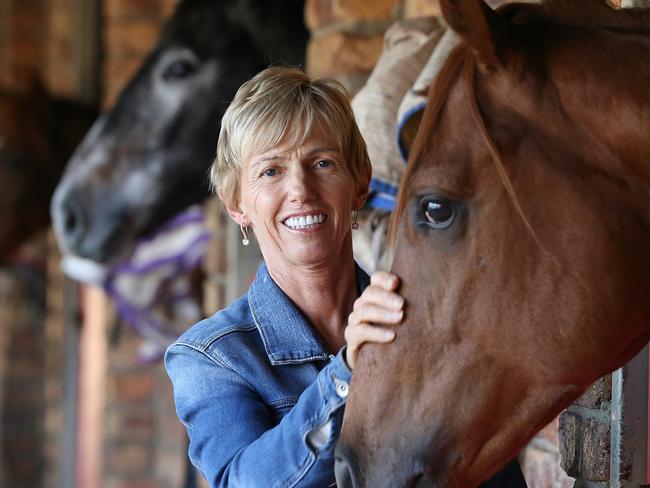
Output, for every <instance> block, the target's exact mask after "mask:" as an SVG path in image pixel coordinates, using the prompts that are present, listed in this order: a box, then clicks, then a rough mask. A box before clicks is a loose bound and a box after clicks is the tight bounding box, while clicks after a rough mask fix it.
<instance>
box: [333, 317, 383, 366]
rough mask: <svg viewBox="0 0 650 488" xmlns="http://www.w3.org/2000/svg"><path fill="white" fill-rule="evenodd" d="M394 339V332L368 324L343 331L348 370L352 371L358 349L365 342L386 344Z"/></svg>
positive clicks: (357, 325)
mask: <svg viewBox="0 0 650 488" xmlns="http://www.w3.org/2000/svg"><path fill="white" fill-rule="evenodd" d="M394 338H395V331H393V330H391V329H384V328H382V327H374V326H372V325H369V324H356V325H353V326H348V327H347V328H346V329H345V341H346V342H347V345H348V348H347V352H346V360H347V363H348V366H349V367H350V369H351V370H352V369H354V367H355V365H356V361H357V355H358V353H359V349H360V348H361V346H362V345H363V344H365V343H366V342H376V343H386V342H390V341H392V340H393V339H394Z"/></svg>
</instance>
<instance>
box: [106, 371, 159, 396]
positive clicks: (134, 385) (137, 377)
mask: <svg viewBox="0 0 650 488" xmlns="http://www.w3.org/2000/svg"><path fill="white" fill-rule="evenodd" d="M110 383H111V393H112V395H113V399H114V400H115V401H117V402H124V403H137V402H144V401H147V400H149V398H150V397H151V393H152V390H153V378H152V376H151V371H149V370H143V371H138V372H135V373H130V374H120V375H117V376H114V377H112V378H111V379H110Z"/></svg>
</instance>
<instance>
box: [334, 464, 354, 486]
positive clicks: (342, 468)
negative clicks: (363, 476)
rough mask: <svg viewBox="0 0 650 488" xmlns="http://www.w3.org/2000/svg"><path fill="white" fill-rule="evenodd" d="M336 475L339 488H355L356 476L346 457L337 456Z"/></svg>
mask: <svg viewBox="0 0 650 488" xmlns="http://www.w3.org/2000/svg"><path fill="white" fill-rule="evenodd" d="M334 475H335V476H336V486H338V487H339V488H354V487H355V483H354V478H353V477H352V472H351V471H350V468H349V466H348V463H347V462H346V461H345V459H343V458H340V457H337V458H336V459H335V460H334Z"/></svg>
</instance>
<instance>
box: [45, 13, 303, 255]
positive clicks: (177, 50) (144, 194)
mask: <svg viewBox="0 0 650 488" xmlns="http://www.w3.org/2000/svg"><path fill="white" fill-rule="evenodd" d="M302 3H303V2H302V0H183V1H182V2H181V3H180V4H179V6H178V8H177V10H176V12H175V13H174V15H173V16H172V18H171V19H170V20H169V22H168V23H167V25H166V26H165V28H164V30H163V34H162V37H161V39H160V41H159V43H158V45H157V46H156V47H155V49H154V50H153V52H152V53H151V54H149V56H148V57H147V58H146V59H145V61H144V63H143V65H142V67H141V68H140V70H139V71H138V72H137V73H136V75H135V76H134V78H133V79H132V80H131V81H130V82H129V84H128V85H127V87H126V89H125V90H124V92H123V93H122V94H121V95H120V97H119V99H118V100H117V103H116V104H115V106H114V107H113V108H112V110H110V111H109V112H108V113H106V114H104V115H103V116H102V117H100V118H99V119H98V120H97V121H96V123H95V124H94V126H93V128H92V129H91V130H90V132H89V133H88V135H87V136H86V137H85V139H84V141H83V142H82V143H81V145H80V146H79V147H78V148H77V150H76V152H75V154H74V155H73V157H72V158H71V160H70V162H69V163H68V166H67V168H66V172H65V175H64V178H63V179H62V181H61V183H60V184H59V186H58V188H57V190H56V193H55V195H54V198H53V200H52V207H51V212H52V218H53V221H54V227H55V231H56V234H57V236H58V239H59V244H60V247H61V248H62V251H63V252H64V253H65V254H72V255H75V256H79V257H82V258H87V259H91V260H93V261H96V262H99V263H110V262H113V261H115V260H117V259H119V258H121V257H123V256H124V255H125V254H127V253H128V252H129V251H130V249H131V248H132V244H133V242H134V240H135V239H136V238H137V237H138V236H141V235H143V234H146V233H148V232H150V231H151V230H153V229H155V228H156V227H157V226H159V225H160V224H161V223H162V222H164V221H165V220H167V219H168V218H169V217H171V216H172V215H173V214H175V213H177V212H178V211H180V210H182V209H183V208H185V207H186V206H188V205H190V204H192V203H195V202H197V201H200V200H201V199H203V198H204V197H205V196H207V182H206V172H207V169H208V167H209V165H210V162H211V160H212V157H213V154H214V150H215V147H216V141H217V136H218V131H219V123H220V119H221V116H222V114H223V112H224V110H225V109H226V107H227V105H228V102H229V101H230V100H231V98H232V97H233V96H234V94H235V92H236V90H237V88H238V87H239V86H240V85H241V83H243V82H244V81H245V80H247V79H248V78H250V77H251V76H252V75H253V74H255V73H256V72H257V71H259V70H261V69H263V68H264V67H266V66H267V65H268V64H271V63H289V64H295V63H300V62H301V61H302V59H303V57H304V52H305V46H306V42H307V38H308V34H307V30H306V28H305V26H304V20H303V5H302Z"/></svg>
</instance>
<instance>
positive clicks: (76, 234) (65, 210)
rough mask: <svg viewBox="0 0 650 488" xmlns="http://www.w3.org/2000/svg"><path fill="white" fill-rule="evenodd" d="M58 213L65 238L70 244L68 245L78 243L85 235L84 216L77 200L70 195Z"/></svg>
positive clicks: (62, 203)
mask: <svg viewBox="0 0 650 488" xmlns="http://www.w3.org/2000/svg"><path fill="white" fill-rule="evenodd" d="M58 211H59V216H58V217H59V221H60V224H61V231H62V232H63V238H64V239H65V240H66V241H67V242H68V244H73V243H75V242H77V241H78V240H79V238H80V236H81V235H82V233H83V214H82V210H81V206H80V205H79V203H78V202H77V201H76V199H74V198H72V197H71V195H68V197H67V198H65V199H64V200H63V201H62V202H61V205H60V206H59V208H58Z"/></svg>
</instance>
